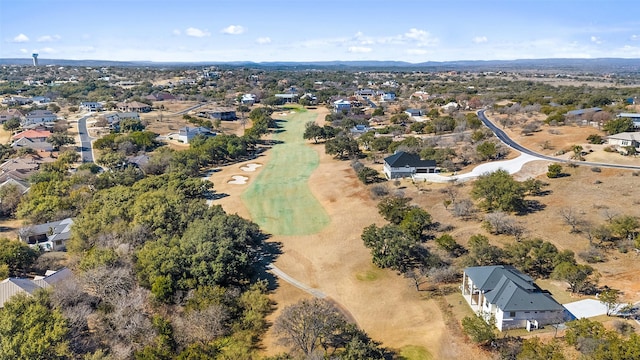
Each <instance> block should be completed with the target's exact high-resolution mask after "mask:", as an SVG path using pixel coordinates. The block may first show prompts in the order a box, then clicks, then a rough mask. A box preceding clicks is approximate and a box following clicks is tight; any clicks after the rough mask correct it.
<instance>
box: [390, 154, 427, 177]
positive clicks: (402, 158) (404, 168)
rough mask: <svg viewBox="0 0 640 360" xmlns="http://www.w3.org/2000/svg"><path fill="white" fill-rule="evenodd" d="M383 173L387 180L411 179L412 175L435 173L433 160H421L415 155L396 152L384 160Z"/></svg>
mask: <svg viewBox="0 0 640 360" xmlns="http://www.w3.org/2000/svg"><path fill="white" fill-rule="evenodd" d="M383 172H384V174H385V175H386V176H387V179H398V178H403V177H412V176H413V175H414V174H428V173H435V172H436V162H435V160H422V159H420V156H418V155H416V154H411V153H407V152H404V151H397V152H396V153H395V154H393V155H391V156H389V157H386V158H385V159H384V165H383Z"/></svg>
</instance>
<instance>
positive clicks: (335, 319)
mask: <svg viewBox="0 0 640 360" xmlns="http://www.w3.org/2000/svg"><path fill="white" fill-rule="evenodd" d="M345 325H346V319H345V318H344V316H343V315H342V314H341V313H340V312H339V311H338V309H336V307H335V306H333V305H332V304H331V303H330V302H328V301H326V300H323V299H312V300H302V301H300V302H298V303H296V304H293V305H290V306H287V307H286V308H285V309H284V310H283V311H282V314H281V315H280V316H279V317H278V318H277V319H276V321H275V323H274V330H275V332H276V334H277V335H278V338H279V339H280V341H281V342H282V343H283V344H284V345H286V346H290V347H291V348H292V349H294V350H297V351H301V352H302V353H303V354H304V355H305V356H310V355H312V354H313V353H315V352H316V350H318V348H320V347H322V348H323V349H325V351H326V349H327V348H328V347H329V345H330V344H331V343H332V341H333V337H334V335H336V333H337V332H338V331H339V330H340V329H342V328H344V326H345Z"/></svg>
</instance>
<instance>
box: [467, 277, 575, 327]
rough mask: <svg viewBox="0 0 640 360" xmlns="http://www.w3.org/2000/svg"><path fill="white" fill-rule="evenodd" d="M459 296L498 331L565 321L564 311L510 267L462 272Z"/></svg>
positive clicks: (531, 280) (547, 295)
mask: <svg viewBox="0 0 640 360" xmlns="http://www.w3.org/2000/svg"><path fill="white" fill-rule="evenodd" d="M462 296H463V297H464V298H465V300H467V302H468V303H469V306H471V308H472V309H473V310H474V311H476V312H478V313H479V314H481V315H483V316H484V317H485V319H486V320H489V319H490V318H491V317H493V318H494V319H495V322H496V327H497V328H498V330H500V331H503V330H507V329H515V328H526V329H528V330H530V329H532V328H538V327H539V326H542V325H547V324H556V323H561V322H563V321H564V318H565V308H564V307H563V306H562V305H560V304H559V303H558V302H557V301H555V300H554V299H553V297H552V296H551V294H549V293H548V292H544V291H542V290H541V289H540V288H539V287H538V286H537V285H536V284H535V283H534V282H533V279H532V278H531V277H529V276H527V275H525V274H523V273H521V272H520V271H518V270H517V269H516V268H514V267H512V266H507V265H495V266H476V267H468V268H466V269H464V274H463V276H462Z"/></svg>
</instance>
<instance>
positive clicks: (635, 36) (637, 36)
mask: <svg viewBox="0 0 640 360" xmlns="http://www.w3.org/2000/svg"><path fill="white" fill-rule="evenodd" d="M631 40H633V41H637V40H640V35H635V34H634V35H631Z"/></svg>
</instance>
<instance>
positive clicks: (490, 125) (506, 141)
mask: <svg viewBox="0 0 640 360" xmlns="http://www.w3.org/2000/svg"><path fill="white" fill-rule="evenodd" d="M484 112H485V110H480V111H478V112H477V114H478V118H479V119H480V121H482V123H483V124H484V125H485V126H486V127H488V128H489V129H490V130H491V131H493V133H494V134H495V136H496V137H497V138H498V139H500V141H502V142H503V143H504V144H505V145H507V146H509V147H510V148H512V149H514V150H517V151H520V152H521V153H523V154H527V155H531V156H534V157H536V158H539V159H540V160H549V161H556V162H562V163H575V164H579V165H587V166H599V167H607V168H614V169H625V170H640V166H636V165H617V164H608V163H597V162H589V161H573V160H566V159H560V158H556V157H553V156H548V155H544V154H540V153H537V152H535V151H532V150H530V149H527V148H526V147H524V146H522V145H520V144H518V143H517V142H515V141H513V140H512V139H511V138H510V137H509V136H508V135H507V134H506V133H505V132H504V131H502V130H501V129H500V128H499V127H497V126H496V125H495V124H494V123H492V122H491V120H489V119H488V118H487V116H486V115H485V114H484Z"/></svg>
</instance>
